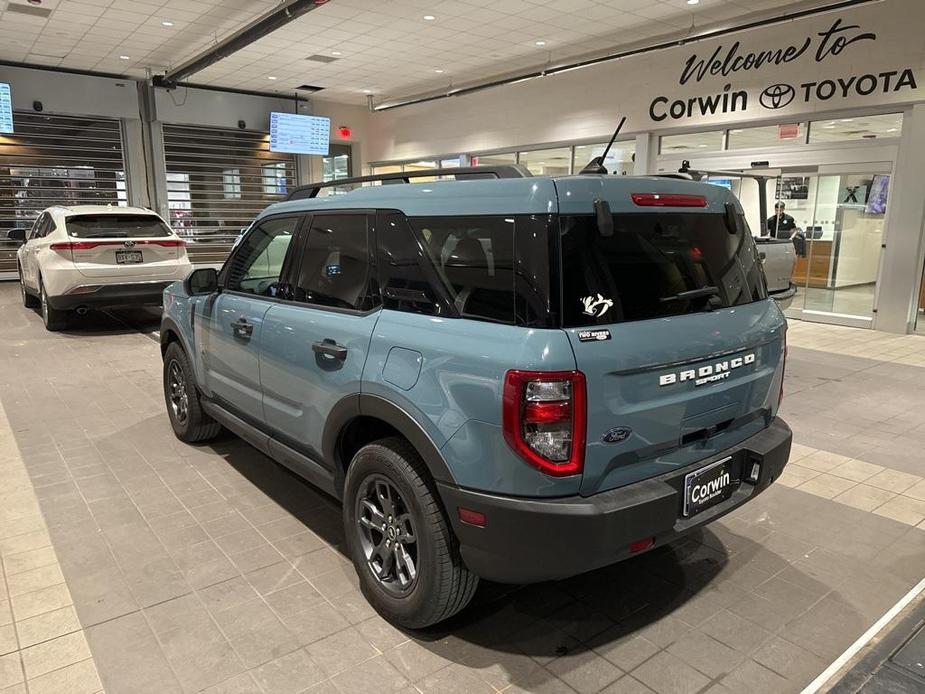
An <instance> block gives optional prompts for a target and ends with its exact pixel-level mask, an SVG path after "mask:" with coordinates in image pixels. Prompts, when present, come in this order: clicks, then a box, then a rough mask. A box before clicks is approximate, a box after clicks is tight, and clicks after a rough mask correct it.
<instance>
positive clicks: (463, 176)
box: [286, 164, 533, 201]
mask: <svg viewBox="0 0 925 694" xmlns="http://www.w3.org/2000/svg"><path fill="white" fill-rule="evenodd" d="M532 175H533V174H531V173H530V170H529V169H527V168H526V167H524V166H520V165H518V164H500V165H497V166H461V167H457V168H455V169H422V170H420V171H404V172H402V171H396V172H393V173H383V174H372V175H371V176H354V177H353V178H339V179H337V180H336V181H323V182H318V183H309V184H308V185H304V186H299V187H298V188H295V189H294V190H293V191H292V192H291V193H289V195H288V196H287V197H286V200H287V201H288V200H305V199H306V198H315V197H318V193H319V192H320V191H321V189H322V188H332V187H340V186H349V185H353V184H362V183H372V182H375V181H379V182H381V183H382V184H383V185H386V184H393V183H411V179H412V178H425V177H428V176H441V177H446V176H453V177H454V178H455V179H456V180H457V181H470V180H473V179H480V178H526V177H527V176H532Z"/></svg>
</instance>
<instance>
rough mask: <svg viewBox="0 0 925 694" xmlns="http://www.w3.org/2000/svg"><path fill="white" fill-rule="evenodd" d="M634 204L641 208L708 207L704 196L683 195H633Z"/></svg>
mask: <svg viewBox="0 0 925 694" xmlns="http://www.w3.org/2000/svg"><path fill="white" fill-rule="evenodd" d="M631 197H632V198H633V202H634V203H635V204H636V205H638V206H639V207H706V206H707V199H706V198H705V197H704V196H702V195H686V194H683V193H633V194H632V196H631Z"/></svg>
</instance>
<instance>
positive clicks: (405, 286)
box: [376, 212, 451, 316]
mask: <svg viewBox="0 0 925 694" xmlns="http://www.w3.org/2000/svg"><path fill="white" fill-rule="evenodd" d="M376 244H377V246H378V257H379V284H380V286H381V288H382V305H383V307H384V308H387V309H392V310H394V311H407V312H409V313H423V314H425V315H429V316H439V315H443V314H445V313H451V311H448V310H447V309H448V303H449V302H448V300H447V297H446V296H444V295H443V294H442V293H441V292H440V289H441V287H442V283H441V281H440V279H439V277H438V275H437V270H436V268H434V266H433V263H432V262H431V260H430V255H429V254H428V253H427V252H426V251H425V250H424V248H423V247H422V245H421V243H420V242H419V241H418V237H417V236H416V235H415V234H414V232H413V231H412V230H411V226H410V225H409V224H408V220H407V219H406V218H405V215H403V214H401V213H399V212H383V213H380V215H379V221H378V223H377V224H376Z"/></svg>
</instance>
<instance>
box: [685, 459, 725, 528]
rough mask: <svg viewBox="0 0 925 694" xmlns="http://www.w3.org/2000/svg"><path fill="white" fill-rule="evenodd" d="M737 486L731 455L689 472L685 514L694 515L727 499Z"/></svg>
mask: <svg viewBox="0 0 925 694" xmlns="http://www.w3.org/2000/svg"><path fill="white" fill-rule="evenodd" d="M735 488H736V480H734V479H733V477H732V458H731V457H729V458H723V459H722V460H718V461H716V462H715V463H712V464H710V465H707V466H706V467H702V468H700V469H699V470H695V471H694V472H691V473H688V475H687V476H686V477H685V478H684V516H685V517H690V516H694V515H696V514H698V513H700V512H701V511H703V510H704V509H708V508H710V507H711V506H713V505H715V504H718V503H720V502H721V501H725V500H726V499H728V498H729V496H730V495H731V494H732V492H733V491H735Z"/></svg>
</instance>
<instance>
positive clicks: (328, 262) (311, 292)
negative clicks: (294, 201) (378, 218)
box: [295, 214, 378, 311]
mask: <svg viewBox="0 0 925 694" xmlns="http://www.w3.org/2000/svg"><path fill="white" fill-rule="evenodd" d="M295 299H296V301H304V302H306V303H310V304H317V305H319V306H330V307H333V308H344V309H354V310H358V311H366V310H369V309H371V308H374V307H375V306H376V305H377V304H378V297H377V296H376V292H375V291H374V289H373V288H372V287H371V283H370V268H369V241H368V229H367V217H366V215H365V214H339V215H318V216H315V217H312V223H311V228H310V229H309V231H308V238H307V240H306V242H305V251H304V252H303V254H302V263H301V266H300V268H299V278H298V281H297V282H296V286H295Z"/></svg>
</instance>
